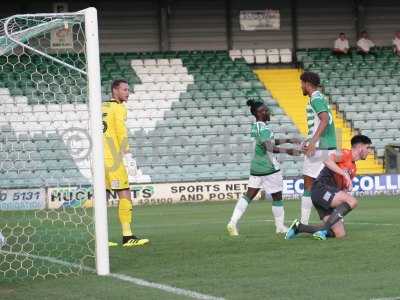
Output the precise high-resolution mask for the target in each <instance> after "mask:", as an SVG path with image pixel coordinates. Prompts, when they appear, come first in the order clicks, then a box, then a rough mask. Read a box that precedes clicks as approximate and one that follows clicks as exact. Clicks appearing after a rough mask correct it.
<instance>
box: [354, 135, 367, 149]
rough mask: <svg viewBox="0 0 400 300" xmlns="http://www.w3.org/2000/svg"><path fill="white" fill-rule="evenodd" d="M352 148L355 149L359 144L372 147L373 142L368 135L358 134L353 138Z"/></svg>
mask: <svg viewBox="0 0 400 300" xmlns="http://www.w3.org/2000/svg"><path fill="white" fill-rule="evenodd" d="M350 143H351V146H352V147H354V146H355V145H357V144H364V145H371V144H372V141H371V139H370V138H369V137H367V136H366V135H362V134H358V135H355V136H353V137H352V138H351V142H350Z"/></svg>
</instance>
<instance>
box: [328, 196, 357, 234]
mask: <svg viewBox="0 0 400 300" xmlns="http://www.w3.org/2000/svg"><path fill="white" fill-rule="evenodd" d="M350 211H351V207H350V205H348V204H347V202H344V203H342V204H340V205H339V206H338V207H336V208H335V209H334V210H333V212H332V214H331V215H330V216H329V218H328V220H326V222H325V226H324V228H323V229H325V230H329V229H330V228H331V227H332V226H333V225H335V224H336V223H337V222H338V221H339V220H340V219H342V218H343V217H344V216H345V215H347V214H348V213H349V212H350Z"/></svg>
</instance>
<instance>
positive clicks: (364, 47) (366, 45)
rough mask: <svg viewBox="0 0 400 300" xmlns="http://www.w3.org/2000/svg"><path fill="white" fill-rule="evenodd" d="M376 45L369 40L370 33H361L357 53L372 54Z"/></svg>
mask: <svg viewBox="0 0 400 300" xmlns="http://www.w3.org/2000/svg"><path fill="white" fill-rule="evenodd" d="M374 48H375V44H374V43H373V42H372V41H371V40H370V39H369V38H368V33H367V32H366V31H365V30H364V31H362V32H361V38H360V39H359V40H358V42H357V53H359V54H361V55H367V54H372V55H376V54H375V52H374V50H375V49H374Z"/></svg>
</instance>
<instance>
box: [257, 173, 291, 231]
mask: <svg viewBox="0 0 400 300" xmlns="http://www.w3.org/2000/svg"><path fill="white" fill-rule="evenodd" d="M262 180H263V182H262V184H263V188H264V190H265V192H266V193H268V194H270V195H271V196H272V215H273V216H274V221H275V232H276V233H286V231H287V227H286V226H285V209H284V207H283V201H282V188H283V177H282V173H281V172H277V173H274V174H271V175H268V176H263V179H262Z"/></svg>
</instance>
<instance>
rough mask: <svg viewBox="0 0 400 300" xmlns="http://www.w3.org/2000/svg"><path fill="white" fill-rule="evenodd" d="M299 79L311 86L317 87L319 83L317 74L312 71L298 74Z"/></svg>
mask: <svg viewBox="0 0 400 300" xmlns="http://www.w3.org/2000/svg"><path fill="white" fill-rule="evenodd" d="M300 80H301V81H304V82H308V83H311V84H312V85H313V86H315V87H317V86H319V85H320V84H321V80H320V78H319V75H318V74H317V73H314V72H304V73H303V74H301V76H300Z"/></svg>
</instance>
